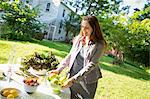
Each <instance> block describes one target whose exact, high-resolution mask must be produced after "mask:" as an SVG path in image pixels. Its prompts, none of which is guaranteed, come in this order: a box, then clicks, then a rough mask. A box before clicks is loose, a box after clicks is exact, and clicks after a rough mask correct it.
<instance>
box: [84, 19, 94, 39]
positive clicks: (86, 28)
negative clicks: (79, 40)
mask: <svg viewBox="0 0 150 99" xmlns="http://www.w3.org/2000/svg"><path fill="white" fill-rule="evenodd" d="M81 30H82V33H83V35H86V36H88V37H90V35H91V33H92V32H93V29H92V27H91V26H90V24H89V22H88V21H86V20H83V21H82V22H81Z"/></svg>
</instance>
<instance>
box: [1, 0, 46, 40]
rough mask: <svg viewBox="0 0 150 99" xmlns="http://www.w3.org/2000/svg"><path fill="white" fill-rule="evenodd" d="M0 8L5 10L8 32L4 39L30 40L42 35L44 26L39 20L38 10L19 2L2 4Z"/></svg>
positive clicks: (4, 15)
mask: <svg viewBox="0 0 150 99" xmlns="http://www.w3.org/2000/svg"><path fill="white" fill-rule="evenodd" d="M0 8H1V9H3V10H4V14H3V16H2V19H3V20H4V24H5V27H6V29H7V32H3V34H2V37H3V38H8V39H15V40H30V39H31V38H32V37H33V36H34V35H35V34H36V33H42V26H43V24H41V23H40V22H39V21H38V20H37V18H38V16H39V15H38V13H39V11H38V8H37V7H35V8H31V7H30V5H28V4H26V3H23V2H21V1H19V0H14V1H13V2H11V3H10V2H2V1H1V3H0Z"/></svg>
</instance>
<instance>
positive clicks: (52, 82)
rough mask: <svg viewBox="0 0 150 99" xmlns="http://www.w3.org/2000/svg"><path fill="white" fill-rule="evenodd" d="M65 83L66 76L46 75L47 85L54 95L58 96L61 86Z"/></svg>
mask: <svg viewBox="0 0 150 99" xmlns="http://www.w3.org/2000/svg"><path fill="white" fill-rule="evenodd" d="M65 81H66V76H61V75H57V74H55V73H47V85H48V86H49V87H50V89H52V91H53V93H55V94H59V93H60V92H61V90H62V85H63V83H64V82H65Z"/></svg>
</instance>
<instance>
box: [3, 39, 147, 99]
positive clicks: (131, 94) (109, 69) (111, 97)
mask: <svg viewBox="0 0 150 99" xmlns="http://www.w3.org/2000/svg"><path fill="white" fill-rule="evenodd" d="M14 45H15V47H16V55H15V58H18V57H24V56H27V55H31V54H34V52H47V51H52V52H53V53H54V55H56V58H57V59H58V60H59V62H60V61H61V60H62V59H63V58H64V57H65V56H66V55H67V54H68V52H69V50H70V48H71V45H69V44H65V43H61V42H52V41H48V40H44V41H35V42H33V43H30V42H16V41H3V40H0V64H4V63H5V64H6V63H7V62H8V58H9V54H10V53H11V51H12V47H13V46H14ZM113 60H114V59H113V58H111V57H108V56H103V57H101V59H100V68H101V71H102V75H103V78H101V79H99V83H98V88H97V91H96V95H95V98H94V99H149V97H150V94H149V89H150V74H149V72H148V71H149V70H148V69H147V70H144V69H141V68H137V67H135V66H132V65H130V64H126V63H124V64H122V65H113V64H112V62H113ZM67 71H68V68H66V69H65V70H64V71H63V72H62V75H66V72H67Z"/></svg>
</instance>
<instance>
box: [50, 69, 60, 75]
mask: <svg viewBox="0 0 150 99" xmlns="http://www.w3.org/2000/svg"><path fill="white" fill-rule="evenodd" d="M53 73H54V74H58V75H59V73H60V72H59V71H58V70H57V69H55V70H51V71H49V74H53Z"/></svg>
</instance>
